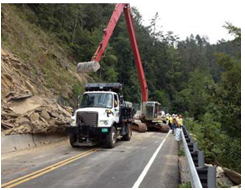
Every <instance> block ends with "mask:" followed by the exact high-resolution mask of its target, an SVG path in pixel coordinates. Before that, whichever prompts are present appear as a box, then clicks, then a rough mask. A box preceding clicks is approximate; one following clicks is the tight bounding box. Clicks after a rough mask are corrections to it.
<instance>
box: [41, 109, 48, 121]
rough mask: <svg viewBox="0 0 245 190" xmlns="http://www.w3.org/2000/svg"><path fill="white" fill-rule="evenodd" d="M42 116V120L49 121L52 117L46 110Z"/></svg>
mask: <svg viewBox="0 0 245 190" xmlns="http://www.w3.org/2000/svg"><path fill="white" fill-rule="evenodd" d="M40 116H41V117H42V118H44V119H45V120H49V119H50V115H49V114H48V112H47V111H46V110H43V111H42V112H41V113H40Z"/></svg>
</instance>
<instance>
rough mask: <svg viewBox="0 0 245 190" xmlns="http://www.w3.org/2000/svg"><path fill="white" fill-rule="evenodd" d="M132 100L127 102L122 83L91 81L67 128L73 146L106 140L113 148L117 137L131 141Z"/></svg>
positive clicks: (104, 141) (92, 144) (90, 144)
mask: <svg viewBox="0 0 245 190" xmlns="http://www.w3.org/2000/svg"><path fill="white" fill-rule="evenodd" d="M133 114H134V113H133V108H132V103H131V102H128V101H124V98H123V95H122V84H120V83H88V84H86V85H85V92H84V94H83V96H82V98H81V100H80V101H79V105H78V109H77V110H76V111H75V112H74V115H73V116H72V121H71V126H69V127H67V128H66V131H67V133H68V134H69V136H70V144H71V146H72V147H78V146H94V145H96V144H98V143H101V142H103V143H105V145H106V147H108V148H113V147H114V146H115V144H116V141H117V137H119V136H121V137H122V139H123V140H125V141H130V139H131V136H132V128H131V123H132V121H133Z"/></svg>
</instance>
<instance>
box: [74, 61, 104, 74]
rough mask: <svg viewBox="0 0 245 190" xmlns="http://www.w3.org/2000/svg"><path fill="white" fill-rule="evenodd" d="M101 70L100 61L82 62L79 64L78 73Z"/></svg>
mask: <svg viewBox="0 0 245 190" xmlns="http://www.w3.org/2000/svg"><path fill="white" fill-rule="evenodd" d="M99 68H100V64H99V62H98V61H89V62H81V63H78V64H77V72H78V73H89V72H96V71H97V70H98V69H99Z"/></svg>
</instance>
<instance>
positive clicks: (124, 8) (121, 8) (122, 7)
mask: <svg viewBox="0 0 245 190" xmlns="http://www.w3.org/2000/svg"><path fill="white" fill-rule="evenodd" d="M122 12H124V16H125V18H126V23H127V28H128V33H129V39H130V43H131V47H132V50H133V54H134V60H135V64H136V67H137V72H138V77H139V80H140V85H141V93H142V102H147V101H148V89H147V84H146V79H145V74H144V70H143V67H142V63H141V59H140V53H139V49H138V44H137V40H136V36H135V30H134V22H133V17H132V15H131V13H130V7H129V4H127V3H118V4H116V7H115V9H114V11H113V13H112V16H111V18H110V21H109V24H108V26H107V28H106V29H105V30H104V36H103V39H102V41H101V42H100V44H99V46H98V48H97V50H96V52H95V54H94V56H93V57H92V61H91V62H87V63H79V64H83V65H79V64H78V72H83V71H82V69H80V68H85V70H86V71H87V70H89V68H88V67H90V66H91V65H92V67H94V68H93V71H96V70H98V69H99V67H100V66H99V63H98V62H99V61H100V58H101V57H102V54H103V52H104V50H105V48H106V46H107V44H108V42H109V39H110V37H111V35H112V33H113V31H114V29H115V27H116V24H117V22H118V20H119V18H120V16H121V13H122ZM79 66H83V67H80V68H79Z"/></svg>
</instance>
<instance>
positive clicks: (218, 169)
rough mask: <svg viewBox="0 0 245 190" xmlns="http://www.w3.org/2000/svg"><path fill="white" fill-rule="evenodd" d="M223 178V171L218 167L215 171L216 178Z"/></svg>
mask: <svg viewBox="0 0 245 190" xmlns="http://www.w3.org/2000/svg"><path fill="white" fill-rule="evenodd" d="M222 176H224V170H223V169H222V168H221V167H220V166H218V167H217V169H216V177H222Z"/></svg>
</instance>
